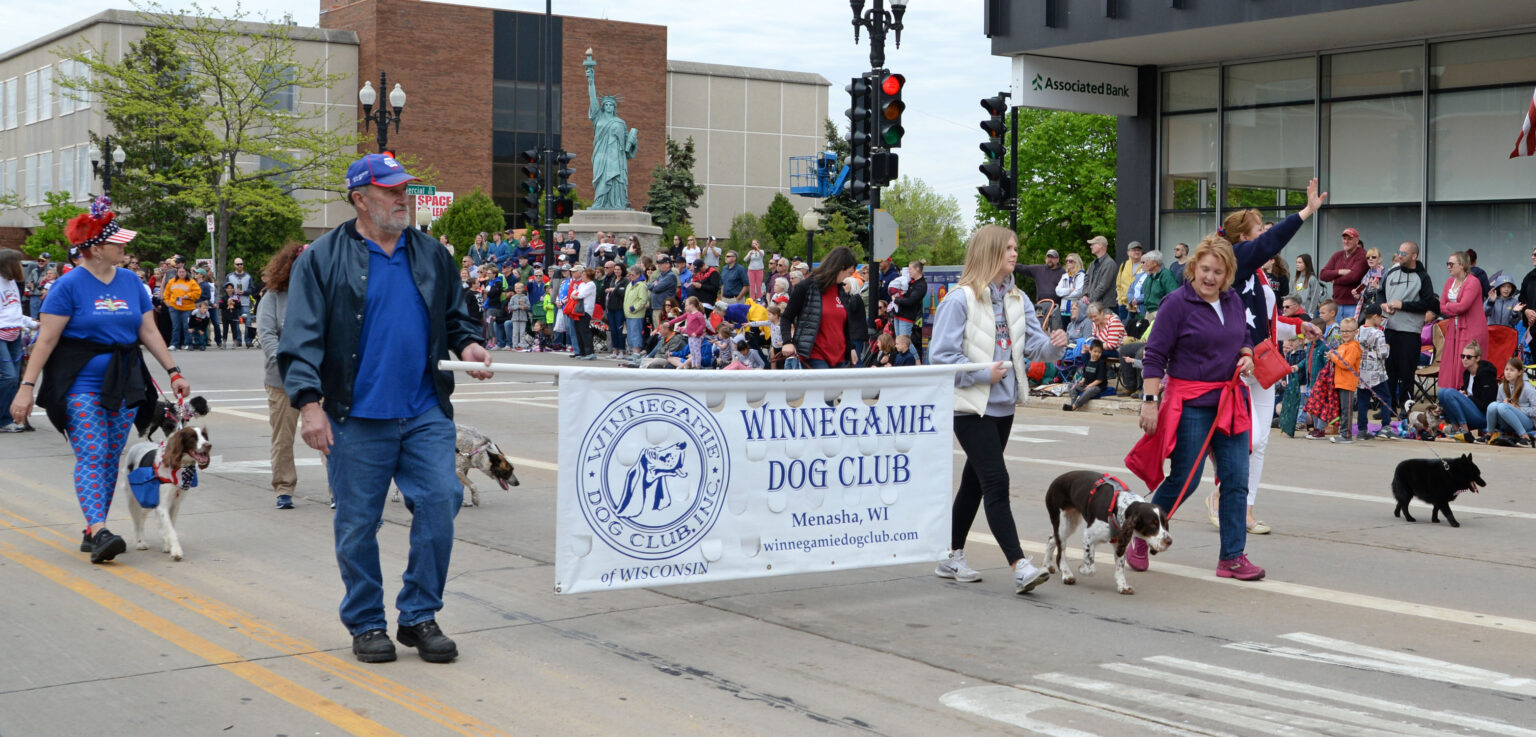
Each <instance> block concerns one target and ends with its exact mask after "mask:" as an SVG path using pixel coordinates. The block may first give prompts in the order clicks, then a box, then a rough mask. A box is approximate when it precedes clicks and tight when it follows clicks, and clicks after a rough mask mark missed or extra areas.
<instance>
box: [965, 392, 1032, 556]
mask: <svg viewBox="0 0 1536 737" xmlns="http://www.w3.org/2000/svg"><path fill="white" fill-rule="evenodd" d="M1012 429H1013V415H1008V416H1007V417H988V416H986V415H971V414H957V415H955V439H956V440H959V441H960V448H961V449H962V450H964V451H965V468H964V469H963V470H962V471H961V472H960V490H959V491H957V492H955V507H954V511H953V515H952V517H951V522H950V530H949V543H950V544H949V547H950V549H952V550H961V549H963V548H964V547H965V537H966V535H967V534H969V533H970V531H971V523H972V522H974V521H975V520H976V508H977V507H978V506H980V505H981V503H982V501H986V503H987V527H990V528H991V529H992V537H993V538H995V539H996V540H997V544H998V546H999V547H1001V548H1002V549H1003V555H1005V556H1007V558H1008V564H1009V565H1013V562H1014V561H1016V560H1018V559H1020V558H1023V557H1024V550H1023V549H1022V548H1020V547H1019V531H1018V528H1016V527H1015V526H1014V524H1013V510H1012V509H1010V508H1009V506H1008V466H1007V464H1006V463H1004V462H1003V449H1004V448H1006V447H1008V433H1009V431H1010V430H1012Z"/></svg>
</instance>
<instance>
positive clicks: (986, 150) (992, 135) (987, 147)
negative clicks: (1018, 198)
mask: <svg viewBox="0 0 1536 737" xmlns="http://www.w3.org/2000/svg"><path fill="white" fill-rule="evenodd" d="M1007 98H1008V93H1006V92H999V93H997V95H996V96H994V97H988V98H987V99H985V100H982V101H981V107H982V108H983V109H985V110H986V111H987V115H988V116H989V117H988V118H987V119H986V120H983V121H981V129H982V130H984V131H986V132H987V140H986V141H985V142H983V143H982V144H981V152H982V153H983V154H986V161H985V162H983V163H982V165H981V166H980V167H979V168H980V169H981V173H982V174H983V175H985V176H986V178H987V183H986V184H985V185H983V186H980V187H977V188H976V191H978V192H980V193H981V196H982V197H983V198H985V199H986V200H987V202H989V203H991V204H992V206H993V207H996V208H999V209H1001V208H1006V207H1007V206H1008V202H1009V200H1011V199H1013V196H1014V187H1015V186H1016V183H1015V182H1014V181H1013V178H1012V176H1011V175H1010V174H1009V173H1008V168H1007V167H1006V166H1004V163H1005V157H1004V152H1005V151H1006V147H1005V146H1004V145H1003V142H1004V140H1006V138H1007V134H1008V123H1007V121H1006V119H1005V118H1004V117H1003V115H1004V113H1006V112H1008V99H1007Z"/></svg>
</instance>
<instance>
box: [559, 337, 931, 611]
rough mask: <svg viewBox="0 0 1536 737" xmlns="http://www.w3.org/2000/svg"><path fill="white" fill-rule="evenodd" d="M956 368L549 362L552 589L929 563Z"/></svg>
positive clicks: (579, 589)
mask: <svg viewBox="0 0 1536 737" xmlns="http://www.w3.org/2000/svg"><path fill="white" fill-rule="evenodd" d="M953 376H954V372H953V370H952V369H951V367H948V366H943V367H931V368H914V369H902V370H890V369H870V370H848V371H753V372H734V371H732V372H709V373H694V372H688V373H679V372H652V371H624V370H615V369H591V370H582V369H573V370H566V371H562V372H561V378H560V385H561V389H562V394H563V395H564V396H566V397H571V398H572V400H571V401H562V402H561V403H560V435H561V442H560V459H559V465H560V481H559V502H558V505H557V506H558V511H557V515H556V519H557V521H556V532H555V540H556V545H557V546H558V547H557V550H556V553H555V579H556V584H555V591H556V592H557V593H564V594H570V593H578V592H583V591H601V590H607V589H620V588H635V587H651V586H659V585H666V584H680V583H703V582H706V581H725V580H732V579H740V578H758V577H763V576H776V575H783V574H791V573H812V572H819V571H832V570H839V569H845V568H864V567H869V566H883V565H899V564H904V563H919V562H933V561H936V560H939V559H941V558H943V557H944V555H945V554H946V553H947V552H948V550H949V518H950V500H951V496H950V495H951V490H952V489H953V485H952V473H953V461H954V459H953V457H952V455H951V441H950V435H951V427H952V424H953V420H954V388H953V386H954V381H953ZM577 397H579V398H580V399H579V400H577V399H575V398H577Z"/></svg>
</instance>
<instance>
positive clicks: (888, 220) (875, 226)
mask: <svg viewBox="0 0 1536 737" xmlns="http://www.w3.org/2000/svg"><path fill="white" fill-rule="evenodd" d="M870 227H871V233H872V234H873V235H872V240H873V241H874V249H875V260H877V261H879V260H883V259H887V258H890V256H891V254H893V253H895V252H896V246H897V241H898V240H900V235H901V234H900V233H899V232H898V229H897V227H896V218H895V217H892V216H891V214H890V213H888V212H886V211H884V210H876V211H875V219H874V222H872V223H871V224H870Z"/></svg>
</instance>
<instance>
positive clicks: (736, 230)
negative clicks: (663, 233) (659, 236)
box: [668, 212, 773, 253]
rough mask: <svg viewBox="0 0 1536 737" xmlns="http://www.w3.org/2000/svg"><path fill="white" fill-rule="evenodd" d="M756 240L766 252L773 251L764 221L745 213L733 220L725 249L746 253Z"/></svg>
mask: <svg viewBox="0 0 1536 737" xmlns="http://www.w3.org/2000/svg"><path fill="white" fill-rule="evenodd" d="M754 240H755V241H757V242H758V244H759V245H761V246H763V248H764V250H767V251H772V250H773V244H772V243H771V242H769V240H768V233H767V231H765V230H763V221H762V220H761V219H760V218H758V217H757V215H755V214H753V213H750V212H744V213H741V214H739V215H737V216H736V217H733V218H731V234H730V235H729V236H728V237H727V239H726V242H725V245H724V246H723V247H724V248H725V249H727V250H729V249H735V250H737V251H740V252H742V253H745V252H746V250H747V249H748V248H749V247H751V245H752V241H754ZM670 242H671V241H668V243H670Z"/></svg>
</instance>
